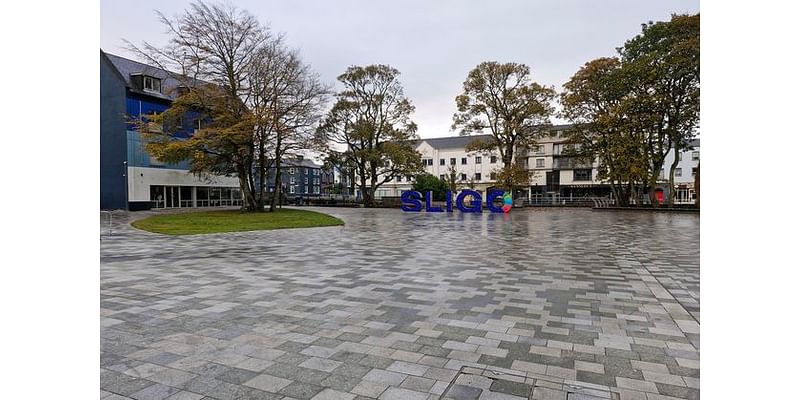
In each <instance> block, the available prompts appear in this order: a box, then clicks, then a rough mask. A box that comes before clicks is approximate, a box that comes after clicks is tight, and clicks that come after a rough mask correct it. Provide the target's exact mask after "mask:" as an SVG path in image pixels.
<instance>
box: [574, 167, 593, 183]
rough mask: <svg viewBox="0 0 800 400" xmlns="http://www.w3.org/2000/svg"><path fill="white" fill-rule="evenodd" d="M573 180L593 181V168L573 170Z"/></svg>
mask: <svg viewBox="0 0 800 400" xmlns="http://www.w3.org/2000/svg"><path fill="white" fill-rule="evenodd" d="M572 180H573V181H591V180H592V170H591V169H574V170H572Z"/></svg>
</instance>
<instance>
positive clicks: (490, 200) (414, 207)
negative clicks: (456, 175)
mask: <svg viewBox="0 0 800 400" xmlns="http://www.w3.org/2000/svg"><path fill="white" fill-rule="evenodd" d="M467 197H470V198H471V199H472V200H471V201H469V202H467V201H466V199H467ZM497 198H502V199H503V206H502V207H499V206H496V205H495V204H494V201H495V200H496V199H497ZM400 201H401V202H402V206H401V207H400V209H401V210H403V211H406V212H420V211H422V209H423V202H424V208H425V211H426V212H453V192H451V191H449V190H448V191H447V192H445V207H444V209H442V207H439V206H435V205H433V192H425V196H423V195H422V193H420V192H417V191H416V190H412V191H408V192H403V194H402V195H400ZM466 203H470V204H466ZM511 203H512V200H511V195H510V194H508V193H506V192H505V191H502V190H493V191H491V192H489V195H488V196H486V208H488V209H489V211H491V212H494V213H507V212H509V211H510V210H511ZM455 206H456V208H458V209H459V210H460V211H461V212H465V213H480V212H483V198H482V196H481V194H480V192H477V191H475V190H471V189H466V190H462V191H461V193H459V194H458V196H456V198H455Z"/></svg>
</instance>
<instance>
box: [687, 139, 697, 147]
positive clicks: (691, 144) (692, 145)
mask: <svg viewBox="0 0 800 400" xmlns="http://www.w3.org/2000/svg"><path fill="white" fill-rule="evenodd" d="M689 146H690V147H691V148H693V149H695V148H698V147H700V139H692V141H691V142H689Z"/></svg>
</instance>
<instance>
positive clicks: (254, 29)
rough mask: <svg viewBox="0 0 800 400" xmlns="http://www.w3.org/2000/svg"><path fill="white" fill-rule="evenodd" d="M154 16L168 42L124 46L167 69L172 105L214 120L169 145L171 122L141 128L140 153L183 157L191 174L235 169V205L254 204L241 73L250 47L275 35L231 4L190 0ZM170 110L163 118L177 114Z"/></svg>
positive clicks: (173, 137) (252, 155) (174, 135)
mask: <svg viewBox="0 0 800 400" xmlns="http://www.w3.org/2000/svg"><path fill="white" fill-rule="evenodd" d="M158 15H159V17H160V20H161V22H162V23H163V24H164V26H165V27H166V28H167V32H168V33H169V35H170V41H169V43H168V44H167V45H166V46H164V47H160V48H159V47H156V46H153V45H151V44H149V43H146V42H145V43H144V45H143V48H138V47H136V46H134V45H133V44H131V43H128V44H129V46H130V48H131V49H132V50H133V51H135V52H136V53H138V54H139V55H140V56H141V57H142V58H144V59H145V60H147V61H148V62H149V63H152V64H155V65H156V66H158V67H160V68H162V69H164V70H167V71H175V73H173V76H172V78H174V79H177V80H179V81H180V82H181V86H182V87H183V88H184V89H185V93H183V94H182V95H181V96H179V97H178V100H177V101H176V103H177V104H175V103H173V107H175V111H177V110H179V109H185V110H191V111H197V112H199V113H201V115H202V117H204V118H206V117H213V118H215V119H214V120H213V122H211V123H210V124H209V125H208V126H205V127H203V126H201V128H200V129H198V131H197V132H196V133H195V134H194V136H193V137H192V138H191V140H188V141H187V143H183V144H181V143H176V142H180V141H183V140H182V138H181V134H180V132H178V131H174V130H170V129H168V128H170V127H175V126H177V125H176V124H171V125H170V124H167V125H165V126H164V128H165V129H159V130H150V131H149V132H145V133H146V135H145V136H146V137H145V138H146V139H147V140H148V141H150V142H151V144H149V145H147V149H148V151H149V152H151V153H152V154H154V155H156V156H157V157H158V158H161V159H162V160H165V161H167V160H177V159H178V157H179V156H181V155H183V156H185V157H186V159H189V161H190V163H191V170H192V171H193V172H195V173H197V174H201V175H202V174H205V173H214V174H225V175H236V176H237V177H238V178H239V187H240V189H241V191H242V197H243V200H244V205H243V207H244V208H246V209H247V210H258V209H259V207H258V201H257V200H256V182H255V179H254V176H253V164H254V161H255V159H256V151H257V146H256V143H255V141H254V139H253V131H254V130H255V124H256V120H255V119H254V116H253V114H252V112H251V110H250V109H249V107H248V104H247V101H246V99H247V94H248V91H249V87H248V85H247V82H248V79H247V78H248V74H249V73H250V68H249V67H250V65H251V63H252V61H253V59H254V57H255V55H256V53H257V51H258V49H259V48H260V47H261V46H262V45H264V44H265V43H268V42H270V41H273V40H276V38H274V37H273V36H272V34H271V33H270V32H269V30H267V29H266V28H265V27H263V26H262V25H261V24H260V23H259V22H258V20H257V19H256V18H255V17H254V16H253V15H252V14H250V13H247V12H245V11H242V10H238V9H236V8H235V7H233V6H224V5H219V4H214V5H207V4H205V3H203V2H202V1H198V2H195V3H192V4H191V5H190V6H189V8H188V9H187V10H186V11H185V12H184V13H183V14H182V15H180V16H178V17H176V18H174V19H170V18H167V17H166V16H164V15H163V14H161V13H158ZM207 84H211V85H213V86H214V88H213V89H212V88H210V87H209V85H207ZM181 97H184V98H183V99H181ZM171 114H172V115H171V116H169V117H166V118H167V119H170V118H171V119H173V120H174V119H175V118H178V117H179V116H178V115H176V113H171ZM200 121H201V122H202V121H204V119H200ZM205 121H207V120H205Z"/></svg>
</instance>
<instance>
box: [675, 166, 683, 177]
mask: <svg viewBox="0 0 800 400" xmlns="http://www.w3.org/2000/svg"><path fill="white" fill-rule="evenodd" d="M675 176H683V169H682V168H675Z"/></svg>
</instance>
